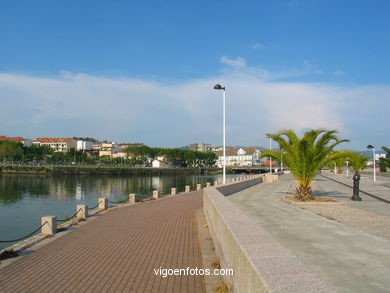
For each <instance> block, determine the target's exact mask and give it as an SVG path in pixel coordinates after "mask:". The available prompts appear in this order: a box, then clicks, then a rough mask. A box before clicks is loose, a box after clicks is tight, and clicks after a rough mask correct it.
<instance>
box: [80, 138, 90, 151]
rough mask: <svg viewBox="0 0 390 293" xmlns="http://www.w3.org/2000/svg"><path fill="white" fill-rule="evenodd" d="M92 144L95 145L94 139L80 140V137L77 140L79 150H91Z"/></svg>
mask: <svg viewBox="0 0 390 293" xmlns="http://www.w3.org/2000/svg"><path fill="white" fill-rule="evenodd" d="M92 145H93V142H92V141H88V140H80V139H77V140H76V150H77V151H89V150H91V148H92Z"/></svg>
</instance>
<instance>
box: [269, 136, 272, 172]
mask: <svg viewBox="0 0 390 293" xmlns="http://www.w3.org/2000/svg"><path fill="white" fill-rule="evenodd" d="M271 150H272V139H271V138H269V151H271ZM269 173H270V174H272V157H271V156H270V157H269Z"/></svg>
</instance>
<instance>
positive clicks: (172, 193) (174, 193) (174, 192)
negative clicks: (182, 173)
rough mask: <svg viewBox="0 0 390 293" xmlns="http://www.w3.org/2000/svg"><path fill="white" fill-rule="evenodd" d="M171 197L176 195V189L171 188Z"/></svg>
mask: <svg viewBox="0 0 390 293" xmlns="http://www.w3.org/2000/svg"><path fill="white" fill-rule="evenodd" d="M171 195H176V187H172V188H171Z"/></svg>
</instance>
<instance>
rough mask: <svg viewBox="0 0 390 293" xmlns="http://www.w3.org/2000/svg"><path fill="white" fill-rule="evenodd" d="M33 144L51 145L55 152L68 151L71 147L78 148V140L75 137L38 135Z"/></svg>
mask: <svg viewBox="0 0 390 293" xmlns="http://www.w3.org/2000/svg"><path fill="white" fill-rule="evenodd" d="M32 144H33V145H39V146H45V145H46V146H49V147H50V148H51V149H52V150H54V151H55V152H66V151H68V150H69V149H71V148H76V140H75V139H73V138H71V137H70V138H48V137H38V138H36V139H34V140H33V141H32Z"/></svg>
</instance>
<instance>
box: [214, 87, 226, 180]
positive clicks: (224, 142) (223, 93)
mask: <svg viewBox="0 0 390 293" xmlns="http://www.w3.org/2000/svg"><path fill="white" fill-rule="evenodd" d="M214 89H215V90H222V97H223V106H222V107H223V110H222V111H223V131H222V132H223V179H222V180H223V181H222V182H223V184H225V183H226V101H225V100H226V97H225V87H222V86H221V85H220V84H216V85H215V86H214Z"/></svg>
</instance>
